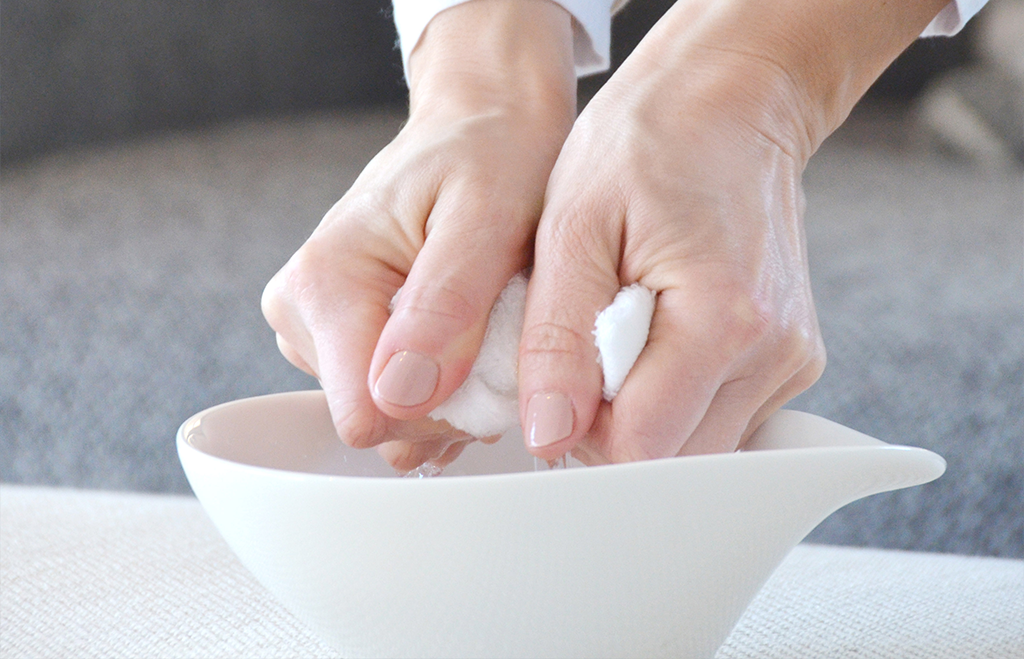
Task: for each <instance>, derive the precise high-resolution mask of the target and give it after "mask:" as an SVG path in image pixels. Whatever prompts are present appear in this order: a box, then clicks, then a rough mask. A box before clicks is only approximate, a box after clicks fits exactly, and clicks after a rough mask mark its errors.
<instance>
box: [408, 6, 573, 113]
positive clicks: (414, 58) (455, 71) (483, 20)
mask: <svg viewBox="0 0 1024 659" xmlns="http://www.w3.org/2000/svg"><path fill="white" fill-rule="evenodd" d="M408 73H409V76H408V77H409V105H410V116H416V115H418V114H420V113H437V112H442V113H443V112H451V113H456V114H459V115H463V116H465V115H467V114H478V113H485V112H493V111H496V110H497V111H513V110H514V111H516V112H517V113H525V114H526V115H530V114H531V113H534V112H536V113H539V114H540V115H541V116H551V115H552V114H554V115H557V116H559V117H560V118H561V120H562V121H568V122H570V123H571V121H572V118H573V117H574V116H575V112H576V74H575V69H574V64H573V43H572V23H571V17H570V15H569V13H568V12H566V11H565V10H564V9H563V8H562V7H561V6H559V5H557V4H555V3H553V2H549V1H548V0H472V1H470V2H465V3H463V4H459V5H456V6H454V7H452V8H450V9H447V10H445V11H443V12H441V13H439V14H438V15H437V16H435V17H434V18H433V19H432V20H431V22H430V23H429V25H428V26H427V28H426V30H425V31H424V32H423V35H422V37H421V39H420V41H419V43H418V44H417V45H416V47H415V49H414V50H413V51H412V54H411V55H410V59H409V72H408Z"/></svg>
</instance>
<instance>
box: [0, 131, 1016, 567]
mask: <svg viewBox="0 0 1024 659" xmlns="http://www.w3.org/2000/svg"><path fill="white" fill-rule="evenodd" d="M400 121H401V117H400V116H398V115H396V114H394V113H393V112H390V111H388V112H380V113H373V112H368V113H361V114H359V113H353V114H349V115H318V116H306V117H303V118H297V119H291V120H288V119H284V120H278V121H273V122H251V123H240V124H235V125H231V126H228V127H223V128H219V129H212V130H208V131H204V132H190V133H180V134H167V135H165V136H162V137H157V138H152V139H150V140H147V141H140V142H135V143H130V144H126V145H123V146H120V147H117V148H94V149H89V150H80V151H78V152H65V153H63V154H58V155H53V156H47V157H44V158H41V159H36V160H31V161H23V162H20V163H18V164H17V165H16V166H13V167H7V168H6V169H4V170H3V172H2V184H0V185H2V190H0V204H2V207H0V210H2V213H0V479H2V480H3V481H5V482H16V483H51V484H61V485H69V486H82V487H92V488H115V489H139V490H155V491H179V492H180V491H186V490H187V487H188V486H187V484H186V482H185V479H184V476H183V475H182V473H181V471H180V468H179V466H178V464H177V459H176V457H175V454H174V445H173V436H174V432H175V430H176V429H177V426H178V425H179V424H180V423H181V421H183V420H184V419H185V418H186V417H188V416H189V415H191V414H192V413H194V412H196V411H198V410H201V409H203V408H205V407H208V406H210V405H213V404H216V403H219V402H223V401H226V400H231V399H234V398H239V397H243V396H249V395H255V394H261V393H268V392H272V391H284V390H289V389H296V388H310V387H312V386H314V385H315V383H314V382H313V381H312V380H311V379H309V378H307V377H306V376H304V375H302V374H300V373H298V372H297V371H296V370H294V369H293V368H292V367H291V366H289V365H288V364H287V363H286V362H285V361H284V359H283V358H281V357H280V356H279V355H278V354H277V351H276V348H275V346H274V341H273V337H272V334H271V332H270V331H269V330H268V329H267V328H266V327H265V325H264V323H263V320H262V318H261V316H260V314H259V296H260V292H261V291H262V287H263V285H264V283H265V282H266V280H267V279H268V278H269V277H270V276H271V275H272V274H273V273H274V272H275V271H276V269H277V268H278V267H280V265H281V264H282V263H283V262H284V261H285V260H286V259H287V257H288V256H289V255H290V254H291V253H292V251H294V249H295V248H296V247H297V246H298V245H299V244H301V242H302V241H303V240H304V239H305V237H306V236H307V235H308V233H309V232H310V231H311V230H312V228H313V227H314V226H315V225H316V223H317V222H318V221H319V218H320V216H321V214H322V213H323V212H324V211H325V210H326V209H327V208H328V207H329V206H330V205H331V204H332V203H333V202H334V201H335V200H336V199H337V198H338V197H339V196H340V195H341V194H342V193H343V192H344V190H345V189H346V188H347V186H348V185H349V184H350V183H351V181H352V180H353V178H354V177H355V176H356V175H357V173H358V172H359V170H360V169H361V166H362V165H363V164H364V163H365V162H366V161H367V160H368V159H369V158H370V157H371V156H372V155H373V154H374V153H375V152H376V150H377V149H379V148H380V147H381V146H382V145H383V144H385V143H386V142H387V140H388V138H389V136H390V135H392V134H393V133H394V132H395V131H396V130H397V128H398V126H399V124H400ZM907 135H908V132H907V130H906V127H905V124H904V123H903V122H899V121H893V120H892V119H891V118H886V117H884V116H881V115H878V114H874V113H870V112H859V113H858V115H857V116H855V117H854V119H853V120H852V121H851V122H849V123H848V125H847V126H846V127H844V128H843V129H842V130H841V132H840V133H838V134H837V135H836V136H834V137H833V138H832V139H831V140H830V141H829V142H828V143H827V144H826V145H825V147H824V148H823V150H822V152H821V153H819V154H818V155H817V156H816V157H815V158H814V160H813V161H812V164H811V166H810V168H809V170H808V173H807V177H806V188H807V196H808V213H807V214H808V218H807V231H808V240H809V247H810V254H811V260H812V270H813V276H814V277H813V281H814V287H815V295H816V298H817V302H818V308H819V313H820V316H821V323H822V330H823V332H824V334H825V339H826V344H827V346H828V348H829V360H830V361H829V366H828V368H827V369H826V373H825V375H824V377H823V378H822V380H821V381H820V382H819V383H818V384H817V385H816V386H815V387H814V388H813V389H812V390H810V391H809V392H808V393H806V394H804V395H803V396H801V397H800V398H798V399H797V400H796V401H794V402H793V404H792V405H791V406H792V407H795V408H799V409H805V410H808V411H812V412H815V413H818V414H822V415H824V416H827V417H830V418H832V419H835V420H836V421H839V422H841V423H844V424H847V425H850V426H852V427H854V428H857V429H859V430H861V431H863V432H866V433H869V434H872V435H874V436H877V437H879V438H881V439H885V440H887V441H891V442H899V443H907V444H913V445H918V446H924V447H927V448H930V449H932V450H935V451H937V452H939V453H941V454H942V455H944V456H945V457H946V458H947V460H948V461H949V471H948V473H947V474H946V475H945V476H944V477H943V478H942V479H940V480H939V481H937V482H936V483H934V484H931V485H928V486H924V487H920V488H915V489H912V490H908V491H904V492H899V493H893V494H887V495H879V496H876V497H872V498H870V499H868V500H865V501H862V502H858V503H856V504H853V505H851V506H849V507H847V508H845V509H843V510H842V511H840V512H839V513H837V514H836V515H834V516H833V517H832V518H830V519H829V520H828V521H826V522H825V523H824V524H823V525H822V526H821V527H819V529H818V530H817V531H815V533H814V534H813V535H812V539H814V540H816V541H819V542H837V543H845V544H862V545H874V546H881V547H895V548H908V549H924V550H937V551H952V552H961V553H974V554H991V555H1000V556H1016V557H1024V510H1022V505H1024V504H1022V501H1024V473H1022V472H1024V281H1022V270H1024V267H1022V253H1024V208H1022V198H1024V194H1022V183H1021V175H1020V172H1011V171H998V172H996V171H987V172H985V171H976V170H971V169H966V168H964V167H962V166H960V165H957V164H956V163H953V162H948V161H945V160H943V159H941V158H939V157H937V156H934V155H931V154H928V153H925V152H922V151H920V150H919V149H916V148H915V147H914V145H913V143H912V141H910V140H909V139H908V137H907Z"/></svg>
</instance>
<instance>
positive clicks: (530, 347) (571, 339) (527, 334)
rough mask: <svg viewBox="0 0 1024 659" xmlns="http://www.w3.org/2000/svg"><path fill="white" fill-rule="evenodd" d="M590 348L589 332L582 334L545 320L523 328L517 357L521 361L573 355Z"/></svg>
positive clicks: (591, 346) (591, 338)
mask: <svg viewBox="0 0 1024 659" xmlns="http://www.w3.org/2000/svg"><path fill="white" fill-rule="evenodd" d="M592 348H594V343H593V337H591V336H590V335H589V334H586V335H584V334H583V333H582V332H578V331H576V330H574V329H572V328H571V327H568V326H567V325H563V324H561V323H557V322H551V321H546V322H541V323H537V324H535V325H531V326H530V327H528V328H524V329H523V335H522V338H521V340H520V344H519V359H520V362H522V361H524V360H537V359H541V360H548V359H552V358H564V357H575V356H578V355H580V354H583V353H584V352H586V351H588V350H590V349H592ZM595 350H596V349H595Z"/></svg>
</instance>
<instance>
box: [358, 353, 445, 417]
mask: <svg viewBox="0 0 1024 659" xmlns="http://www.w3.org/2000/svg"><path fill="white" fill-rule="evenodd" d="M440 375H441V369H440V367H439V366H438V365H437V362H435V361H434V360H433V359H431V358H430V357H427V356H426V355H421V354H420V353H418V352H413V351H411V350H401V351H399V352H396V353H395V354H393V355H391V359H389V360H388V363H387V364H386V365H385V366H384V370H383V371H381V374H380V377H378V378H377V383H376V384H375V385H374V387H373V390H374V393H375V394H376V395H377V397H378V398H381V399H383V400H385V401H387V402H389V403H391V404H392V405H397V406H399V407H413V406H414V405H420V404H421V403H425V402H427V401H428V400H430V397H431V396H433V395H434V389H436V388H437V380H438V377H439V376H440Z"/></svg>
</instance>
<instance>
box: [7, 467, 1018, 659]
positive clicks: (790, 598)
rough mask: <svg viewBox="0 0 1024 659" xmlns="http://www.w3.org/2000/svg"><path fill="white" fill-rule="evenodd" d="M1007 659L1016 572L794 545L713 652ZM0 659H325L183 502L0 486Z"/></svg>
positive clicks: (803, 657)
mask: <svg viewBox="0 0 1024 659" xmlns="http://www.w3.org/2000/svg"><path fill="white" fill-rule="evenodd" d="M682 622H685V621H682ZM681 624H682V623H681ZM1022 650H1024V561H1016V560H1004V559H994V558H976V557H973V558H972V557H964V556H950V555H941V554H922V553H910V552H893V551H880V550H866V549H849V548H840V547H825V546H813V545H807V546H800V547H797V548H796V549H795V550H794V551H793V553H792V554H790V556H789V557H788V558H787V559H786V560H785V562H784V563H783V564H782V566H781V567H780V568H779V569H778V570H777V571H776V573H775V575H774V576H772V578H771V579H770V580H769V581H768V583H767V584H766V585H765V587H764V589H763V590H762V591H761V593H760V594H759V595H758V596H757V598H756V599H755V600H754V602H753V603H752V604H751V606H750V608H749V609H748V610H747V612H746V613H745V614H744V616H743V618H742V619H741V620H740V622H739V624H738V625H737V627H736V629H735V630H733V633H732V635H731V636H730V637H729V638H728V640H727V641H726V643H725V645H724V646H723V647H722V648H721V650H719V652H718V655H717V657H718V659H741V658H744V659H746V658H750V659H754V658H757V659H812V658H813V659H820V658H822V657H828V658H830V659H917V658H920V659H926V658H927V659H1020V657H1021V656H1022ZM0 656H2V657H4V658H5V659H21V658H25V659H29V658H31V659H43V658H48V657H53V658H65V657H75V658H76V659H77V658H82V657H104V658H117V657H133V658H134V657H146V658H147V659H149V658H154V659H158V658H162V657H167V658H172V657H173V658H184V657H202V658H203V659H215V658H217V657H265V658H271V657H274V658H278V657H279V658H282V659H283V658H285V657H289V658H291V657H309V658H326V657H338V656H339V655H338V653H336V652H335V651H333V650H332V649H331V648H329V647H328V646H326V645H325V644H323V643H322V642H320V641H319V640H317V639H316V638H315V637H314V636H313V635H312V633H311V632H309V631H307V630H306V629H305V628H304V627H303V625H302V624H301V623H300V622H298V621H297V620H296V619H295V618H294V617H292V616H291V614H290V613H288V612H287V611H285V610H284V609H283V608H282V607H281V606H280V605H278V604H277V603H276V602H275V601H274V600H273V599H272V598H271V596H270V595H269V594H268V593H267V592H266V591H265V590H264V589H263V588H262V587H261V586H260V585H259V584H258V583H257V582H256V581H255V580H254V579H253V578H252V577H251V576H250V575H249V574H248V573H247V572H246V571H245V569H244V568H243V567H242V566H241V564H240V563H239V562H238V560H237V559H235V557H234V556H233V555H232V554H231V551H230V550H229V549H228V547H227V545H226V544H225V543H224V542H223V541H222V540H221V539H220V537H219V536H218V535H217V532H216V530H214V528H213V526H212V525H211V523H210V521H209V519H208V518H207V517H206V515H205V513H203V511H202V509H201V508H200V506H199V503H198V502H197V501H196V500H195V499H193V498H191V497H180V496H161V495H144V494H128V493H111V492H89V491H76V490H60V489H50V488H33V487H21V486H11V485H2V486H0Z"/></svg>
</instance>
